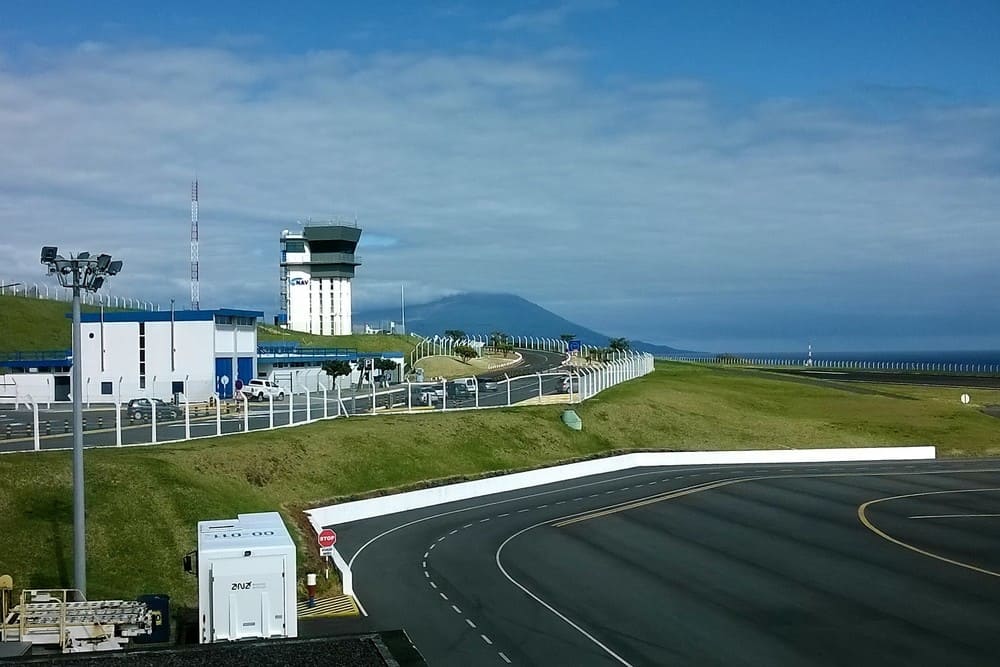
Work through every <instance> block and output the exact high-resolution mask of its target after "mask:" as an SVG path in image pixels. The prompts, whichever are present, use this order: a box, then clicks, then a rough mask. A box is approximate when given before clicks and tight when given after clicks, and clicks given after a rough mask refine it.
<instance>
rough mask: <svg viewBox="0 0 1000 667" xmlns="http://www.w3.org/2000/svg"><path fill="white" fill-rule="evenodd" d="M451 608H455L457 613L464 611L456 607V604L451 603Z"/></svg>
mask: <svg viewBox="0 0 1000 667" xmlns="http://www.w3.org/2000/svg"><path fill="white" fill-rule="evenodd" d="M451 608H452V609H454V610H455V613H456V614H461V613H462V610H461V609H459V608H458V607H456V606H455V605H451Z"/></svg>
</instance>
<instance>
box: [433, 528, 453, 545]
mask: <svg viewBox="0 0 1000 667" xmlns="http://www.w3.org/2000/svg"><path fill="white" fill-rule="evenodd" d="M457 532H458V528H456V529H455V530H453V531H451V532H449V533H448V534H449V535H454V534H455V533H457ZM443 539H444V538H443V537H442V538H441V540H443ZM441 540H438V542H440V541H441Z"/></svg>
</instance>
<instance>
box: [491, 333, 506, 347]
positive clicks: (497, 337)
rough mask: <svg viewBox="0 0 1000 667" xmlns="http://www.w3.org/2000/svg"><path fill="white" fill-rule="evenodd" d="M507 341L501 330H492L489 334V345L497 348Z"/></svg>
mask: <svg viewBox="0 0 1000 667" xmlns="http://www.w3.org/2000/svg"><path fill="white" fill-rule="evenodd" d="M506 342H507V334H505V333H504V332H502V331H494V332H493V333H491V334H490V345H491V346H493V347H495V348H497V349H499V348H500V346H501V345H503V344H504V343H506Z"/></svg>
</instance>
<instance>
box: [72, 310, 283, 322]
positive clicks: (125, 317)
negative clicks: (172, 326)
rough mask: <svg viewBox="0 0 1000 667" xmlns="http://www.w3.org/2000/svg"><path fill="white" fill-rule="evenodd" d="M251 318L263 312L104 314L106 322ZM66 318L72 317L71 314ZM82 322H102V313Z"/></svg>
mask: <svg viewBox="0 0 1000 667" xmlns="http://www.w3.org/2000/svg"><path fill="white" fill-rule="evenodd" d="M217 316H218V317H251V318H253V319H255V320H256V319H259V318H262V317H264V313H263V311H259V310H236V309H234V308H219V309H218V310H175V311H174V312H173V315H172V316H171V313H170V311H169V310H156V311H148V310H127V311H112V312H106V313H104V321H105V322H169V321H170V320H171V319H173V321H174V322H211V321H213V320H214V319H215V318H216V317H217ZM66 317H72V315H71V314H68V313H67V315H66ZM80 321H81V322H100V321H101V314H100V313H82V314H81V315H80Z"/></svg>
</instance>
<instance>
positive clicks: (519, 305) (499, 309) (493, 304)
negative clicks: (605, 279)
mask: <svg viewBox="0 0 1000 667" xmlns="http://www.w3.org/2000/svg"><path fill="white" fill-rule="evenodd" d="M352 319H353V320H354V324H355V325H361V324H365V323H368V324H372V325H373V326H377V327H385V326H387V325H388V323H389V322H390V321H396V322H398V321H399V309H398V308H396V307H392V308H375V309H369V310H359V311H355V313H354V315H353V318H352ZM406 328H407V330H408V331H413V332H416V333H420V334H423V335H425V336H427V335H433V334H443V333H444V332H445V331H446V330H448V329H461V330H462V331H465V332H466V333H468V334H489V333H492V332H494V331H503V332H504V333H506V334H510V335H511V336H547V337H549V338H558V337H559V336H560V335H561V334H564V333H572V334H576V337H577V338H578V339H580V340H581V341H582V342H584V343H586V344H587V345H594V346H606V345H607V344H608V339H609V338H610V337H609V336H607V335H605V334H602V333H598V332H596V331H594V330H593V329H588V328H587V327H584V326H580V325H579V324H575V323H573V322H570V321H569V320H567V319H566V318H563V317H560V316H558V315H556V314H555V313H553V312H552V311H549V310H546V309H545V308H542V307H541V306H539V305H538V304H535V303H532V302H530V301H528V300H527V299H522V298H521V297H519V296H516V295H514V294H489V293H475V292H469V293H464V294H455V295H453V296H446V297H444V298H441V299H438V300H436V301H431V302H430V303H423V304H417V305H412V306H407V308H406ZM629 344H630V345H631V347H632V349H633V350H638V351H640V352H650V353H652V354H671V353H674V352H681V351H682V350H676V349H674V348H671V347H667V346H666V345H654V344H652V343H644V342H643V341H639V340H630V341H629Z"/></svg>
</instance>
